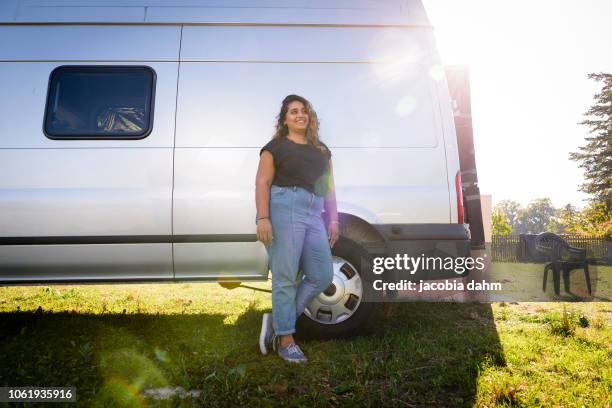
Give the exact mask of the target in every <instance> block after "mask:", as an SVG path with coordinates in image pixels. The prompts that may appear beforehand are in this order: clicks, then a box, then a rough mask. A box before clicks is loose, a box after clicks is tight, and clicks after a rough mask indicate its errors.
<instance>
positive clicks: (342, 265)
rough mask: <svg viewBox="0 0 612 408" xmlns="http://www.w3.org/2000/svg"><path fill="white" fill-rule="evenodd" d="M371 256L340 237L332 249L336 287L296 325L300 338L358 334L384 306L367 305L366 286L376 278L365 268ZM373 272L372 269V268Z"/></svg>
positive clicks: (311, 305)
mask: <svg viewBox="0 0 612 408" xmlns="http://www.w3.org/2000/svg"><path fill="white" fill-rule="evenodd" d="M369 257H370V255H369V254H368V252H367V251H366V250H365V249H364V248H363V247H362V246H361V245H359V244H357V243H356V242H354V241H352V240H349V239H347V238H344V237H340V238H339V239H338V241H337V242H336V244H335V245H334V247H333V248H332V260H333V265H334V277H333V281H332V284H331V285H330V286H329V287H328V288H327V289H325V291H323V292H322V293H320V294H319V295H318V296H317V297H316V298H314V299H313V300H312V301H311V302H310V303H309V304H308V305H307V306H306V310H305V311H304V313H303V314H302V315H301V316H300V317H299V318H298V320H297V322H296V331H297V334H298V335H299V336H300V337H308V338H333V337H341V336H344V335H347V334H349V333H350V334H352V333H355V332H356V331H358V330H359V329H360V328H361V327H362V326H363V324H364V323H365V322H367V321H368V319H369V318H370V317H371V316H372V314H373V313H374V312H375V310H376V309H377V308H378V306H379V305H380V303H379V302H366V301H364V286H365V285H370V284H371V282H372V280H373V276H374V274H373V273H372V271H368V270H364V271H362V268H361V260H362V258H365V259H369ZM368 269H369V268H368Z"/></svg>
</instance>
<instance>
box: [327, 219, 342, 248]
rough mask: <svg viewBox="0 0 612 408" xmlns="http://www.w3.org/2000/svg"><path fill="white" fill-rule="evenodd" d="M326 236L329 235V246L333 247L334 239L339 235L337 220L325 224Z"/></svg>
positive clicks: (336, 239)
mask: <svg viewBox="0 0 612 408" xmlns="http://www.w3.org/2000/svg"><path fill="white" fill-rule="evenodd" d="M327 236H328V237H329V246H330V247H332V248H333V247H334V244H335V243H336V241H338V238H339V237H340V226H339V225H338V223H337V222H330V223H329V225H328V226H327Z"/></svg>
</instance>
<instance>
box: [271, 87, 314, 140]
mask: <svg viewBox="0 0 612 408" xmlns="http://www.w3.org/2000/svg"><path fill="white" fill-rule="evenodd" d="M294 101H298V102H301V103H302V104H303V105H304V107H305V108H306V113H307V114H308V127H307V128H306V141H307V142H308V143H309V144H311V145H313V146H316V147H317V148H319V149H320V150H322V151H323V152H325V147H323V145H322V144H321V142H320V141H319V118H318V117H317V112H315V110H314V109H313V108H312V104H311V103H310V102H309V101H308V100H307V99H306V98H304V97H303V96H299V95H293V94H291V95H287V96H286V97H285V99H283V103H282V104H281V109H280V113H279V114H278V116H277V117H276V130H275V132H274V136H273V137H272V139H279V138H281V137H287V135H288V134H289V128H288V127H287V125H286V124H284V123H283V122H284V121H285V117H286V116H287V112H288V111H289V104H290V103H291V102H294Z"/></svg>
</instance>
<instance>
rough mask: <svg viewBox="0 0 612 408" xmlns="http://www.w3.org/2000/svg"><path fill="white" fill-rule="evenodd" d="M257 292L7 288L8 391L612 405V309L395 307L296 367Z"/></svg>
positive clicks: (259, 400)
mask: <svg viewBox="0 0 612 408" xmlns="http://www.w3.org/2000/svg"><path fill="white" fill-rule="evenodd" d="M245 285H247V286H249V287H251V288H244V287H239V288H237V289H234V290H227V289H223V288H221V287H220V286H218V285H216V284H206V283H177V284H138V285H82V286H67V285H62V286H59V285H57V286H26V287H23V286H22V287H2V288H0V385H1V386H75V387H77V402H78V404H79V405H83V406H96V405H97V406H192V405H193V406H199V405H206V406H246V405H248V406H272V405H274V406H276V405H281V404H282V405H287V406H312V405H332V406H336V405H339V406H347V405H351V406H352V405H355V404H358V405H360V406H374V407H377V406H381V405H385V406H397V407H412V406H474V405H475V406H489V407H491V406H502V407H503V406H564V407H569V406H578V407H580V406H587V407H606V406H612V364H611V361H612V304H611V303H607V302H589V303H519V304H512V303H493V304H459V303H425V302H421V303H398V304H386V305H384V307H383V308H382V310H381V311H380V313H379V315H378V317H377V318H376V319H372V321H371V322H370V323H369V325H368V327H367V330H366V332H365V334H363V335H360V336H357V337H352V338H350V339H338V340H333V341H302V342H301V345H303V347H302V348H303V349H304V350H305V352H306V354H307V356H308V357H309V359H310V362H309V363H308V364H307V365H303V366H289V365H287V364H285V363H284V362H283V361H281V360H280V359H279V358H278V357H277V356H275V355H269V356H262V355H260V353H259V349H258V346H257V339H258V335H259V326H260V321H261V313H262V312H264V311H269V310H270V309H271V303H270V295H269V293H267V292H265V291H260V290H254V289H252V288H253V287H255V288H259V289H269V288H270V283H269V282H261V283H245ZM564 307H565V309H566V311H565V313H564V311H563V309H564ZM176 386H179V387H182V389H184V392H180V390H179V391H176V389H175V391H176V392H175V393H174V394H173V395H172V396H171V397H170V398H169V399H167V400H166V399H160V398H159V397H155V396H151V394H150V393H152V391H151V390H152V389H159V388H162V387H176ZM147 390H148V391H147ZM158 391H159V390H158ZM190 391H194V393H193V394H188V393H189V392H190ZM196 391H199V394H198V393H197V392H196Z"/></svg>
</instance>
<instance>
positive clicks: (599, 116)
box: [570, 73, 612, 221]
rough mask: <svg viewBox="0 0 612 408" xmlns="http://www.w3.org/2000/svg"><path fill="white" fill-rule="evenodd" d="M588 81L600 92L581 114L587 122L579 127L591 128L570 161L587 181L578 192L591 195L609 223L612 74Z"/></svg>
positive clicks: (611, 174) (592, 74)
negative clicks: (599, 205) (599, 204)
mask: <svg viewBox="0 0 612 408" xmlns="http://www.w3.org/2000/svg"><path fill="white" fill-rule="evenodd" d="M588 77H589V79H595V80H596V81H599V82H603V87H602V89H601V92H600V93H598V94H596V95H595V96H594V99H595V103H594V104H593V106H591V107H590V108H589V110H588V111H587V112H586V113H585V114H584V116H586V117H587V119H585V120H583V121H582V122H580V123H579V124H581V125H585V126H588V127H589V128H590V130H589V134H590V136H586V137H585V140H586V142H587V143H586V145H584V146H581V147H579V151H578V152H573V153H570V159H571V160H574V161H577V162H579V163H580V164H579V167H581V168H583V169H584V178H585V179H586V181H585V182H584V183H583V184H582V185H581V186H580V190H582V191H584V192H585V193H588V194H592V195H593V196H594V199H595V200H596V201H597V202H600V203H602V204H603V206H604V213H605V216H606V218H607V220H608V221H609V217H610V214H611V212H612V74H604V73H598V74H595V73H591V74H589V75H588Z"/></svg>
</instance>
